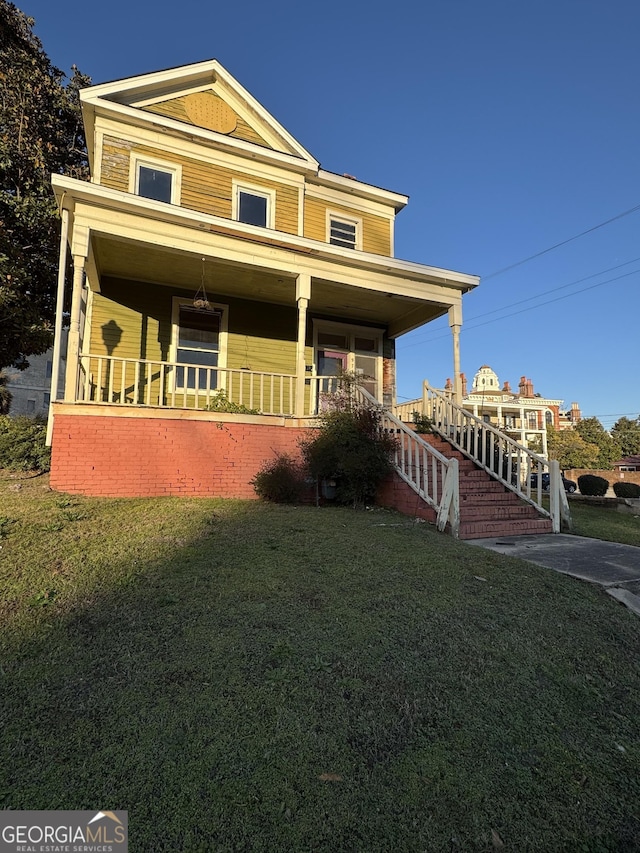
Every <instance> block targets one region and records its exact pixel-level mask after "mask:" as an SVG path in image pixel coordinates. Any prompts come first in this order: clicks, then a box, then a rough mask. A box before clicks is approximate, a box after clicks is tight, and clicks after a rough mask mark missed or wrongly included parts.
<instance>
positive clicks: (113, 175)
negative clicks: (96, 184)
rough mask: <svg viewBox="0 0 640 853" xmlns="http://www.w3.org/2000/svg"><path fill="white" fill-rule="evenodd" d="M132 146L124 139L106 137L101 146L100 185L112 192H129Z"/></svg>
mask: <svg viewBox="0 0 640 853" xmlns="http://www.w3.org/2000/svg"><path fill="white" fill-rule="evenodd" d="M132 147H133V146H132V144H131V143H130V142H127V141H126V140H124V139H113V138H111V137H108V136H106V137H105V138H104V143H103V146H102V170H101V178H100V183H101V184H102V185H103V186H105V187H111V189H114V190H122V191H123V192H127V191H128V190H129V165H130V162H131V149H132Z"/></svg>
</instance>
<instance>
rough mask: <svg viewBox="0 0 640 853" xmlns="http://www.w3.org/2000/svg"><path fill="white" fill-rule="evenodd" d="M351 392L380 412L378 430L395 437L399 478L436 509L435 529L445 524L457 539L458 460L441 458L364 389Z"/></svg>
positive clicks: (443, 527)
mask: <svg viewBox="0 0 640 853" xmlns="http://www.w3.org/2000/svg"><path fill="white" fill-rule="evenodd" d="M354 390H355V394H356V398H357V399H359V400H360V401H361V402H363V403H365V405H368V406H374V407H376V408H378V409H379V411H380V415H381V428H382V429H383V430H384V431H385V432H387V433H389V434H391V435H393V436H394V437H395V439H396V441H397V445H396V450H395V457H394V466H395V470H396V472H397V474H398V476H399V477H400V478H401V479H402V480H403V481H404V482H405V483H407V485H408V486H409V487H410V488H412V489H413V491H414V492H416V494H418V495H419V496H420V497H421V498H422V500H423V501H424V502H425V503H426V504H428V505H429V506H430V507H432V508H433V509H435V511H436V526H437V528H438V530H440V531H444V530H445V528H446V526H447V523H448V524H449V528H450V532H451V535H452V536H454V537H456V538H457V536H458V533H459V529H460V491H459V475H458V460H457V459H447V457H446V456H443V454H442V453H440V452H439V451H438V450H436V448H435V447H433V446H432V445H431V444H429V443H428V442H427V441H425V440H424V439H423V438H422V436H420V435H418V434H417V433H416V432H415V431H414V430H412V429H411V428H410V427H408V426H407V425H406V424H404V423H403V422H402V421H401V420H400V419H399V418H396V417H395V416H394V415H392V414H391V412H389V411H388V410H387V409H385V408H384V407H383V406H381V404H380V403H379V402H378V401H377V400H376V399H375V398H374V397H372V395H371V394H369V392H368V391H366V390H365V389H364V388H362V387H361V386H358V385H356V386H355V388H354Z"/></svg>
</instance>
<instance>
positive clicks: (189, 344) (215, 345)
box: [174, 300, 224, 391]
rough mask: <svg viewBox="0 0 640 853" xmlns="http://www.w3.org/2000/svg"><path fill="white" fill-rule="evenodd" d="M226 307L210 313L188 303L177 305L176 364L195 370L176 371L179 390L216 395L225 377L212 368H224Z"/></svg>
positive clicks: (177, 368)
mask: <svg viewBox="0 0 640 853" xmlns="http://www.w3.org/2000/svg"><path fill="white" fill-rule="evenodd" d="M223 318H224V313H223V306H215V308H213V309H212V310H210V311H203V310H202V309H199V308H194V307H193V304H191V303H190V302H187V301H186V300H183V301H180V302H178V304H177V305H174V360H175V361H176V362H178V365H180V364H188V365H194V366H193V367H181V366H178V367H176V372H175V387H176V389H180V390H183V389H185V388H186V389H187V390H191V391H195V390H196V388H197V389H198V390H200V391H205V390H207V389H209V390H210V391H214V390H215V389H216V388H218V387H221V386H222V384H223V383H222V377H220V376H219V374H218V371H217V370H214V369H212V368H217V367H222V366H223V365H222V363H221V350H222V338H223Z"/></svg>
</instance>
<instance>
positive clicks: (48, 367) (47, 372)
mask: <svg viewBox="0 0 640 853" xmlns="http://www.w3.org/2000/svg"><path fill="white" fill-rule="evenodd" d="M52 370H53V362H52V361H49V360H48V361H47V364H46V368H45V379H51V372H52Z"/></svg>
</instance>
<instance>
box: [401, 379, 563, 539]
mask: <svg viewBox="0 0 640 853" xmlns="http://www.w3.org/2000/svg"><path fill="white" fill-rule="evenodd" d="M409 410H410V411H411V413H413V412H415V413H416V414H417V415H419V416H422V417H424V418H428V419H429V422H430V424H431V427H432V429H433V430H434V432H436V433H438V434H439V435H441V436H442V437H443V438H445V439H446V440H447V441H448V442H449V443H450V444H452V445H453V446H454V447H456V448H457V449H458V450H460V451H461V452H462V453H463V454H464V455H465V456H467V457H468V458H469V459H472V460H473V461H474V462H475V463H476V464H477V465H479V466H480V467H481V468H483V469H484V470H485V471H487V473H489V474H490V475H491V476H492V477H493V478H494V479H496V480H498V481H499V482H501V483H502V484H503V485H504V486H506V487H507V488H508V489H510V490H511V491H512V492H515V493H516V494H517V495H518V496H519V497H520V498H522V500H524V501H526V502H527V503H529V504H531V505H532V506H534V507H535V508H536V510H537V511H538V512H539V513H540V515H542V516H544V517H546V518H550V519H551V522H552V529H553V532H554V533H559V532H560V529H561V522H562V520H564V521H566V523H567V524H568V525H570V524H571V513H570V511H569V502H568V501H567V496H566V494H565V491H564V487H563V484H562V477H561V475H560V466H559V465H558V462H557V461H556V460H551V461H548V460H547V459H545V458H544V457H543V456H539V455H538V454H537V453H534V452H533V451H532V450H529V448H527V447H524V445H522V444H519V443H518V442H517V441H515V439H513V438H511V437H510V436H508V435H506V434H505V433H503V432H501V431H500V430H499V429H497V428H496V427H494V426H492V425H491V424H489V423H486V422H485V421H484V420H482V419H481V418H479V417H477V416H476V415H473V414H472V413H471V412H468V411H466V409H463V408H462V407H461V406H458V405H457V404H456V403H455V402H454V401H453V395H451V394H448V393H446V392H444V391H442V390H439V389H436V388H432V387H431V386H430V385H429V383H428V382H427V381H426V380H425V381H424V383H423V395H422V400H414V401H412V402H410V403H403V404H402V407H401V410H400V411H401V415H402V416H403V417H406V416H407V414H408V413H409ZM543 495H545V496H546V495H548V497H549V508H548V509H547V507H546V506H545V505H544V504H543Z"/></svg>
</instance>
